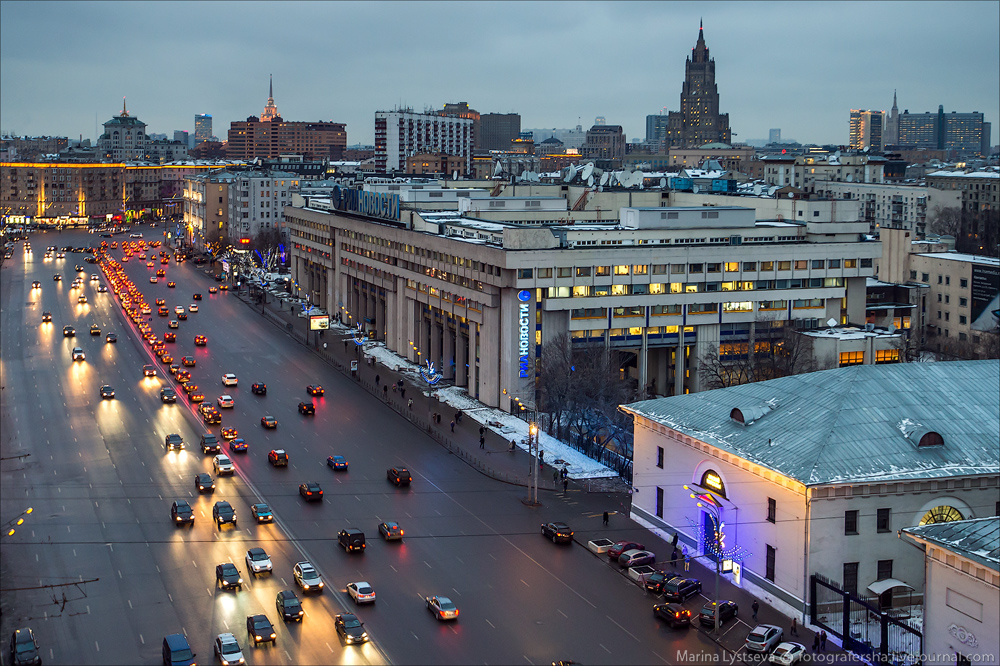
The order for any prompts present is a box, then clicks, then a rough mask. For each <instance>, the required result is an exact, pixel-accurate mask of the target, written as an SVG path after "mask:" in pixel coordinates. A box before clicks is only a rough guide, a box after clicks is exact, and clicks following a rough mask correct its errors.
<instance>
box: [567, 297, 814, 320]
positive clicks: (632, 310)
mask: <svg viewBox="0 0 1000 666" xmlns="http://www.w3.org/2000/svg"><path fill="white" fill-rule="evenodd" d="M791 303H792V307H793V308H795V309H805V308H822V307H825V305H826V301H825V300H824V299H822V298H803V299H796V300H794V301H792V302H791ZM720 306H721V308H722V311H723V312H753V311H754V304H753V302H752V301H727V302H723V303H690V304H688V306H687V312H688V314H699V313H717V312H718V311H719V307H720ZM765 306H766V307H765ZM646 307H647V306H644V305H633V306H629V307H621V308H611V316H612V317H645V316H646ZM787 307H788V301H761V303H760V304H759V307H758V309H759V310H761V311H767V310H785V308H787ZM683 311H684V310H683V306H681V305H680V304H671V305H651V306H649V314H650V315H653V316H657V315H680V314H682V313H683ZM607 316H608V308H574V309H573V310H570V318H572V319H606V318H607Z"/></svg>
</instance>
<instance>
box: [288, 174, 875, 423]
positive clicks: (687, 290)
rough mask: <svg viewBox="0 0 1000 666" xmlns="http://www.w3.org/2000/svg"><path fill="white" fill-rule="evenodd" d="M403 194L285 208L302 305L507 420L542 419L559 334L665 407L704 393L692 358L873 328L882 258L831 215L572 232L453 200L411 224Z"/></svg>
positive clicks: (660, 215)
mask: <svg viewBox="0 0 1000 666" xmlns="http://www.w3.org/2000/svg"><path fill="white" fill-rule="evenodd" d="M400 188H401V185H400V184H392V183H385V184H367V185H366V186H365V188H364V190H348V189H346V188H339V187H338V188H335V189H334V191H332V193H330V194H328V195H324V196H315V197H305V198H304V199H303V205H302V206H301V207H298V206H297V207H290V208H287V209H286V210H285V219H286V221H287V224H288V229H289V232H290V241H291V257H292V259H291V261H292V266H291V269H292V276H293V279H295V280H296V282H297V283H298V285H299V288H300V290H302V291H301V292H300V295H304V296H308V298H309V299H310V300H311V301H312V302H313V303H314V304H316V305H319V306H320V307H323V308H326V309H327V310H328V311H329V312H331V313H333V314H336V313H339V314H340V316H341V317H342V320H343V321H344V322H345V323H349V324H351V325H356V324H360V325H361V326H362V327H363V328H364V329H365V330H366V331H368V332H369V333H370V334H372V335H373V336H374V337H375V338H376V339H378V340H381V341H384V342H385V344H386V347H387V348H388V349H390V350H391V351H394V352H396V353H398V354H400V355H402V356H406V357H407V358H409V359H410V360H411V361H416V362H424V361H426V360H431V361H432V362H434V364H435V366H436V367H437V368H438V369H440V370H441V371H442V372H443V373H444V376H445V379H447V380H449V381H453V382H454V383H455V384H456V385H458V386H465V387H467V388H468V390H469V393H470V394H471V395H472V396H473V397H476V398H478V399H479V400H480V401H482V402H484V403H486V404H488V405H491V406H498V407H501V408H504V409H508V408H509V407H510V401H511V400H512V399H513V398H515V397H517V398H520V399H521V401H522V402H524V403H526V404H529V405H530V404H533V402H534V394H535V390H534V381H535V375H536V362H537V359H540V358H541V357H542V356H543V354H544V349H545V345H546V344H548V343H550V342H552V341H553V340H555V339H556V338H557V337H559V336H561V335H563V334H565V335H568V336H569V337H570V339H571V340H572V342H573V344H574V346H577V347H580V348H581V349H583V348H586V347H587V346H588V345H604V346H606V347H609V348H614V349H617V350H621V351H623V352H627V355H629V357H630V358H631V361H630V362H629V363H628V366H627V367H626V372H627V373H628V374H629V376H630V377H631V378H632V379H633V380H634V381H635V382H637V385H638V386H639V387H641V388H645V389H647V390H651V391H652V392H653V393H658V394H665V395H669V394H682V393H685V392H689V391H698V390H700V388H701V379H700V377H699V373H698V360H699V358H700V356H701V355H702V354H703V353H709V352H712V351H717V350H718V349H719V345H720V343H734V344H738V343H741V342H746V341H747V340H748V339H749V338H748V336H749V335H751V333H750V328H751V326H752V324H753V323H754V322H755V321H757V320H758V319H767V320H769V324H770V325H769V328H771V327H773V328H772V329H771V330H772V331H773V333H774V334H777V333H778V332H780V330H781V329H782V328H783V327H784V326H790V327H791V326H794V322H795V321H796V320H799V321H805V320H809V321H813V320H815V321H820V322H825V321H827V320H828V319H830V318H834V319H836V321H837V322H840V323H848V322H857V323H863V322H864V321H865V291H866V278H867V277H871V276H873V275H874V264H873V261H874V259H875V258H877V257H878V256H879V253H880V246H879V244H878V243H875V242H867V241H865V240H860V239H862V238H863V235H862V234H863V233H864V232H865V231H866V230H867V225H865V224H864V223H858V222H852V221H844V220H841V219H838V218H836V217H832V216H831V215H830V212H831V211H830V208H829V206H828V205H827V206H825V207H824V206H823V205H822V204H823V203H825V202H818V204H817V205H816V206H815V210H813V209H812V208H809V209H808V212H809V215H808V216H807V217H804V218H803V219H802V221H792V220H789V221H787V222H786V221H777V220H774V219H763V220H761V219H758V217H757V215H756V214H755V211H754V210H752V209H749V208H740V207H735V206H733V207H712V208H710V209H708V208H705V207H702V206H697V207H688V208H630V207H625V208H621V209H620V211H619V214H618V219H612V220H610V221H607V222H603V223H577V224H565V223H564V222H561V221H560V220H559V219H558V215H559V212H558V211H556V210H554V209H553V205H554V204H558V205H559V206H561V207H562V210H563V213H562V214H563V215H565V214H567V212H568V205H567V202H566V200H565V199H559V198H553V197H538V196H534V197H532V196H526V197H492V198H487V199H485V200H482V199H476V201H474V202H473V201H469V202H468V203H469V204H470V205H465V206H463V205H462V203H463V201H464V200H465V198H464V197H462V196H459V199H458V203H459V210H433V211H431V210H417V209H415V208H407V207H406V205H405V202H401V199H400ZM445 193H446V191H442V192H441V196H442V197H443V196H444V195H445ZM433 194H434V192H428V191H426V190H425V191H422V192H421V198H428V197H431V196H433ZM467 196H468V195H467ZM427 200H428V201H433V199H427ZM471 204H475V205H474V206H473V205H471ZM472 208H479V209H482V210H503V211H505V212H508V213H509V214H510V215H511V217H512V219H516V221H508V222H501V221H488V220H485V219H483V218H482V217H477V216H475V214H474V213H473V212H472V210H471V209H472ZM463 210H464V211H465V212H464V213H463V212H462V211H463ZM814 213H815V215H814ZM553 216H556V218H555V220H553ZM535 217H537V218H538V219H539V220H546V222H543V223H535V224H533V223H532V221H531V220H532V219H533V218H535ZM759 335H760V334H759V333H758V336H759ZM679 351H680V353H678V352H679Z"/></svg>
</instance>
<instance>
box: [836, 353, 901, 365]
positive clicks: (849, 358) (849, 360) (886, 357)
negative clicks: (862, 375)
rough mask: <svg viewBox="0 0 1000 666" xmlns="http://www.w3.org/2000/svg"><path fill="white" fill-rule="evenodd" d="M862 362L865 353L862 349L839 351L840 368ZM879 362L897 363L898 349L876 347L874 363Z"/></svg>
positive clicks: (877, 363) (861, 363)
mask: <svg viewBox="0 0 1000 666" xmlns="http://www.w3.org/2000/svg"><path fill="white" fill-rule="evenodd" d="M864 362H865V353H864V352H863V351H845V352H840V367H841V368H844V367H847V366H849V365H863V364H864ZM881 363H899V350H898V349H876V350H875V364H876V365H879V364H881Z"/></svg>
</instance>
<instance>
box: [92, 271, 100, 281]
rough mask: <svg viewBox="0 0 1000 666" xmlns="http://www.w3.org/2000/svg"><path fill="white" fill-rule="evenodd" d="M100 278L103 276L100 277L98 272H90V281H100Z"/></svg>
mask: <svg viewBox="0 0 1000 666" xmlns="http://www.w3.org/2000/svg"><path fill="white" fill-rule="evenodd" d="M100 279H101V278H100V277H98V275H97V273H91V274H90V281H91V282H99V281H100Z"/></svg>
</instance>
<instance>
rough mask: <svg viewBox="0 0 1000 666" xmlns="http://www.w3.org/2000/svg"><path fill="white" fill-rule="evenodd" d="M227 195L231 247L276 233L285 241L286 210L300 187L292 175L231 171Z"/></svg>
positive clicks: (295, 177)
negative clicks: (261, 235)
mask: <svg viewBox="0 0 1000 666" xmlns="http://www.w3.org/2000/svg"><path fill="white" fill-rule="evenodd" d="M232 175H233V178H232V181H231V185H230V192H229V225H228V226H229V229H228V231H229V238H228V241H229V243H230V244H232V245H237V246H238V245H247V244H249V243H250V241H251V240H252V239H253V238H254V237H256V236H258V235H260V234H261V233H262V232H267V231H270V230H275V231H277V232H279V233H280V234H281V236H282V238H283V239H285V240H287V239H288V230H287V229H286V224H285V207H286V206H288V205H290V204H291V202H292V193H293V191H294V190H296V189H298V187H299V177H298V176H297V175H296V174H294V173H291V172H286V171H278V170H267V171H237V170H233V171H232Z"/></svg>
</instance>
